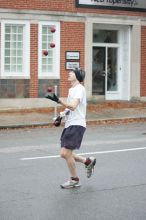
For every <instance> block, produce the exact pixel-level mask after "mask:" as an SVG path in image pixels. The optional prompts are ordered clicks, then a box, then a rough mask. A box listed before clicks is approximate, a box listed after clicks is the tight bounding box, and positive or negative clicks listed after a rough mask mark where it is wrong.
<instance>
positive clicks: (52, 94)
mask: <svg viewBox="0 0 146 220" xmlns="http://www.w3.org/2000/svg"><path fill="white" fill-rule="evenodd" d="M45 98H47V99H50V100H52V101H54V102H57V103H59V102H60V101H59V98H58V97H57V95H55V93H52V92H48V93H46V94H45Z"/></svg>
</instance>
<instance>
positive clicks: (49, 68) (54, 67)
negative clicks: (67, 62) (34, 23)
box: [38, 22, 60, 79]
mask: <svg viewBox="0 0 146 220" xmlns="http://www.w3.org/2000/svg"><path fill="white" fill-rule="evenodd" d="M52 28H54V29H55V32H51V29H52ZM51 43H53V44H54V45H55V47H50V44H51ZM45 51H47V53H48V55H44V52H45ZM38 65H39V78H48V79H49V78H52V79H55V78H59V76H60V74H59V72H60V71H59V68H60V24H59V23H58V22H40V23H39V63H38Z"/></svg>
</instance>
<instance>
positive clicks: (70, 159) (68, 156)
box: [60, 147, 77, 177]
mask: <svg viewBox="0 0 146 220" xmlns="http://www.w3.org/2000/svg"><path fill="white" fill-rule="evenodd" d="M60 155H61V157H63V158H64V159H65V160H66V162H67V166H68V168H69V171H70V174H71V177H77V172H76V165H75V159H74V156H73V152H72V150H70V149H67V148H64V147H62V148H61V152H60Z"/></svg>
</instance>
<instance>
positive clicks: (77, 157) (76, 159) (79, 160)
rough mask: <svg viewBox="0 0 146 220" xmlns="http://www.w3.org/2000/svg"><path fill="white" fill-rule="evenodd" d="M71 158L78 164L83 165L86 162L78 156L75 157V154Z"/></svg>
mask: <svg viewBox="0 0 146 220" xmlns="http://www.w3.org/2000/svg"><path fill="white" fill-rule="evenodd" d="M73 157H74V160H75V161H76V162H80V163H83V164H85V162H86V158H85V157H82V156H79V155H77V154H75V153H73Z"/></svg>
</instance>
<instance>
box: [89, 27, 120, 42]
mask: <svg viewBox="0 0 146 220" xmlns="http://www.w3.org/2000/svg"><path fill="white" fill-rule="evenodd" d="M93 43H118V32H117V31H116V30H99V29H93Z"/></svg>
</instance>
